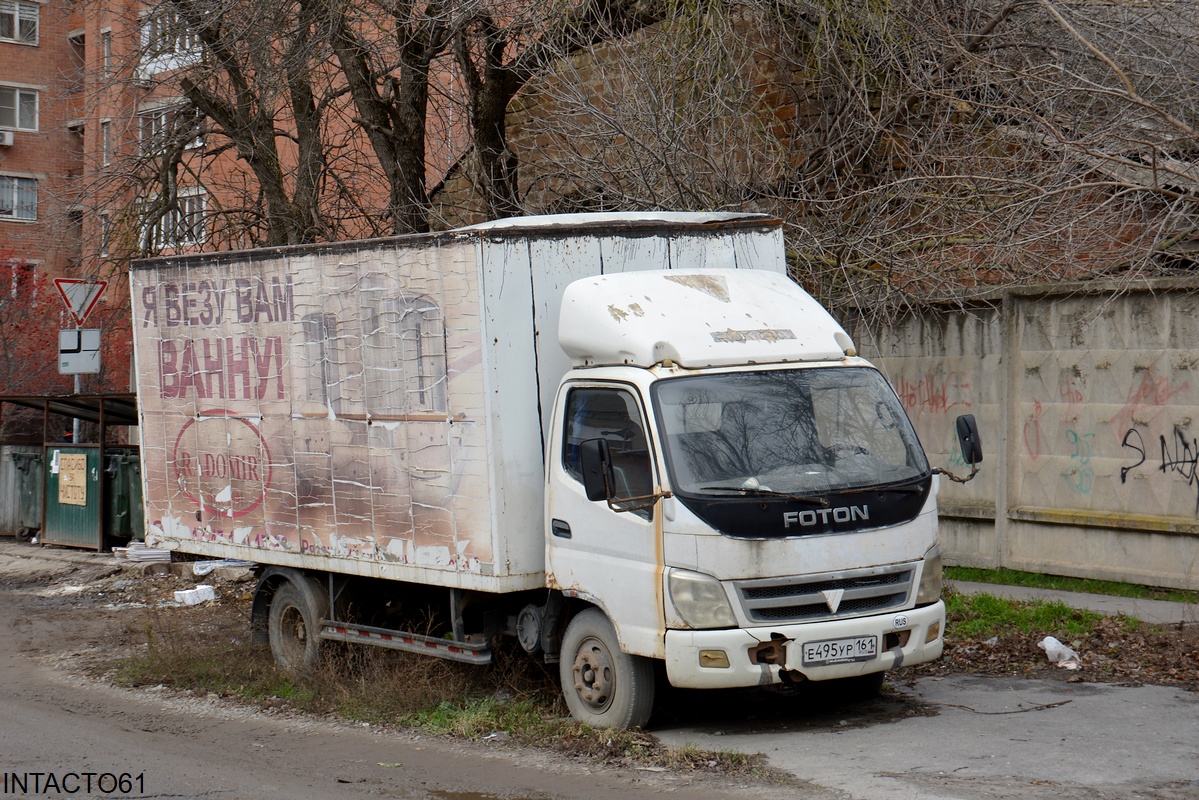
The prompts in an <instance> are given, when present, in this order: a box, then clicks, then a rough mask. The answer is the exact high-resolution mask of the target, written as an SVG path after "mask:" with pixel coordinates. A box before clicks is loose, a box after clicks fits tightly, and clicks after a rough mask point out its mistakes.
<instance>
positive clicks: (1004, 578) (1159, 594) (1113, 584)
mask: <svg viewBox="0 0 1199 800" xmlns="http://www.w3.org/2000/svg"><path fill="white" fill-rule="evenodd" d="M945 578H946V579H947V580H950V581H974V582H977V583H998V584H1005V585H1008V586H1029V587H1032V588H1035V589H1053V590H1055V591H1059V592H1084V593H1086V594H1106V595H1111V596H1113V597H1132V598H1136V599H1139V600H1168V601H1170V602H1174V603H1199V592H1188V591H1184V590H1182V589H1161V588H1156V587H1153V586H1141V585H1139V584H1135V583H1120V582H1118V581H1097V580H1090V579H1087V578H1066V577H1063V576H1061V575H1045V574H1042V573H1039V572H1020V571H1019V570H1014V569H1006V568H1001V569H982V568H979V567H946V568H945Z"/></svg>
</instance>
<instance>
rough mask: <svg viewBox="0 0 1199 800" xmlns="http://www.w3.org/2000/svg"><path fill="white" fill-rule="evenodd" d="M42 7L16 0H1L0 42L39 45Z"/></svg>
mask: <svg viewBox="0 0 1199 800" xmlns="http://www.w3.org/2000/svg"><path fill="white" fill-rule="evenodd" d="M39 8H40V6H39V5H38V4H37V3H22V2H17V1H16V0H0V40H3V41H9V42H21V43H23V44H37V19H38V11H39Z"/></svg>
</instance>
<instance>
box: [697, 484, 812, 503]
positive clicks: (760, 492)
mask: <svg viewBox="0 0 1199 800" xmlns="http://www.w3.org/2000/svg"><path fill="white" fill-rule="evenodd" d="M699 490H700V491H701V492H730V493H732V494H738V495H741V496H742V497H779V498H783V499H785V500H798V501H800V502H802V503H812V504H813V505H818V506H826V507H827V506H828V499H827V498H824V497H815V496H811V495H803V494H791V493H790V492H776V491H775V490H774V489H764V488H762V487H761V486H701V487H699Z"/></svg>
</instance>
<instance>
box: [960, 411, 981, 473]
mask: <svg viewBox="0 0 1199 800" xmlns="http://www.w3.org/2000/svg"><path fill="white" fill-rule="evenodd" d="M958 444H960V445H961V447H962V460H963V461H965V462H966V463H967V464H970V465H971V466H973V465H975V464H981V463H982V460H983V443H982V439H980V438H979V436H978V424H977V423H976V422H975V421H974V415H973V414H963V415H962V416H960V417H958Z"/></svg>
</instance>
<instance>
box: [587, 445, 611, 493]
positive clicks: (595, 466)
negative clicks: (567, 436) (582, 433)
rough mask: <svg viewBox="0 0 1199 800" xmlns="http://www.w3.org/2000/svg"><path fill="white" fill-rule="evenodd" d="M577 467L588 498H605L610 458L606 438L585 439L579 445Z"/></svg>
mask: <svg viewBox="0 0 1199 800" xmlns="http://www.w3.org/2000/svg"><path fill="white" fill-rule="evenodd" d="M579 467H580V469H582V471H583V491H585V492H586V493H587V499H588V500H607V499H608V487H609V486H610V485H611V483H612V481H611V476H610V471H611V468H612V460H611V458H610V457H609V451H608V440H607V439H587V440H586V441H584V442H582V443H581V444H580V445H579Z"/></svg>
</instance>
